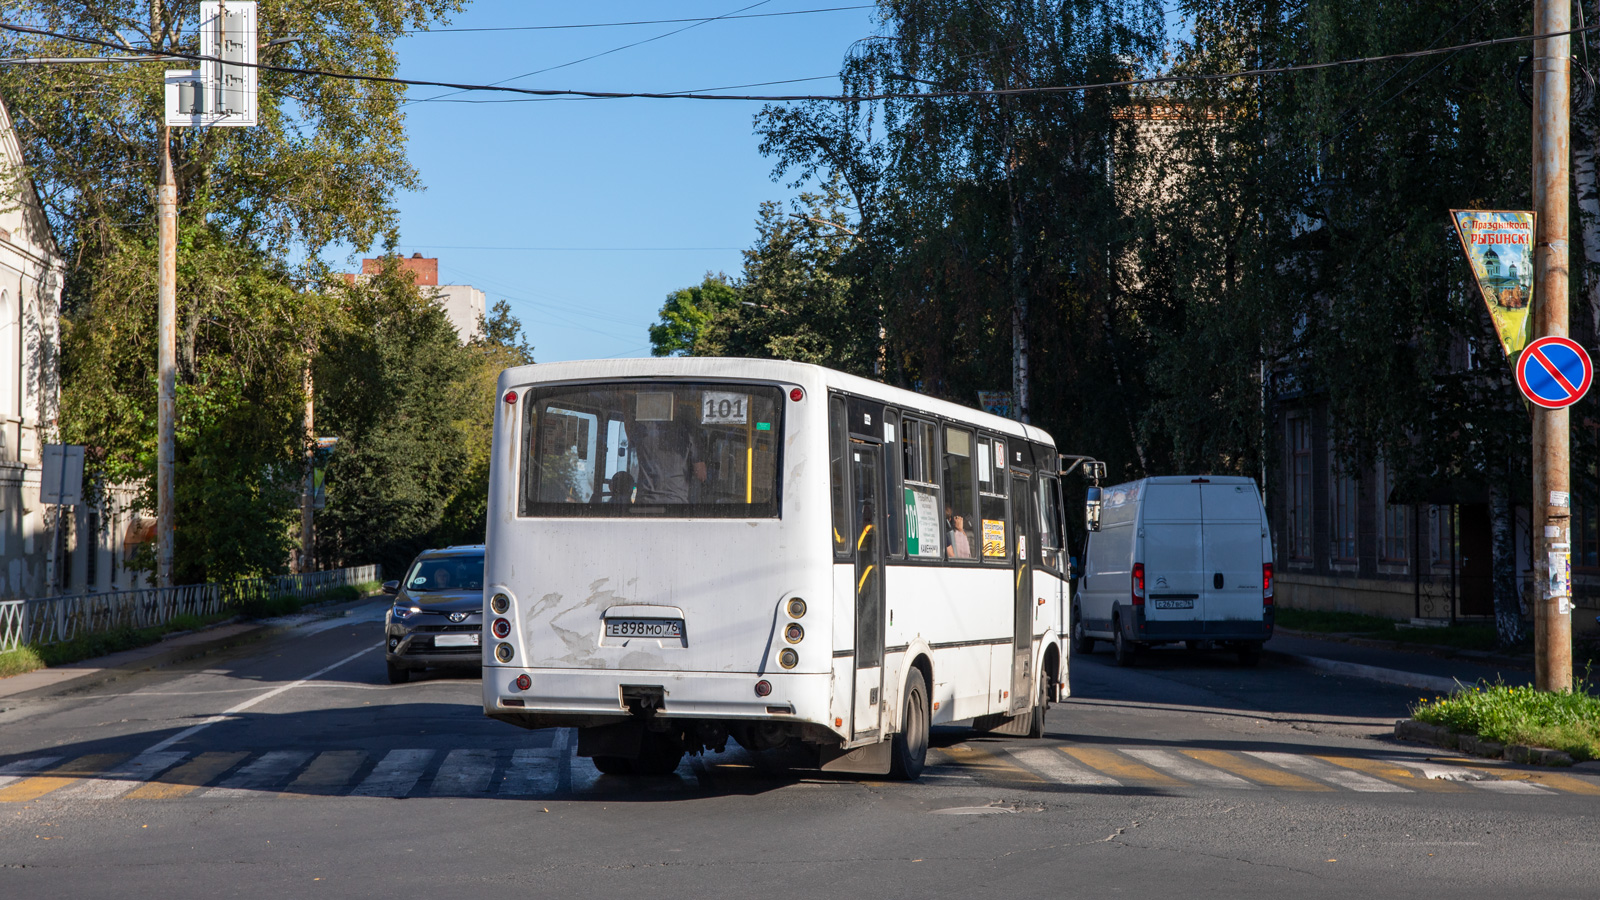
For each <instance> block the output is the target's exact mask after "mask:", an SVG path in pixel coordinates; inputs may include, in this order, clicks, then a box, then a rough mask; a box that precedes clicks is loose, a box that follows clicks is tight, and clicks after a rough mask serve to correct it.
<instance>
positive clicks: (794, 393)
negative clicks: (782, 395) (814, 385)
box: [789, 388, 806, 403]
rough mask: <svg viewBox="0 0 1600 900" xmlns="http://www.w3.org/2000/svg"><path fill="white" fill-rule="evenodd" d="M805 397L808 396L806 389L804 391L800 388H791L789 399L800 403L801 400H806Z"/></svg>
mask: <svg viewBox="0 0 1600 900" xmlns="http://www.w3.org/2000/svg"><path fill="white" fill-rule="evenodd" d="M805 398H806V392H805V391H802V390H800V389H799V388H792V389H790V391H789V399H790V400H793V401H794V402H796V403H799V402H800V401H801V400H804V399H805Z"/></svg>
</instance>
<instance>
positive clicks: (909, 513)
mask: <svg viewBox="0 0 1600 900" xmlns="http://www.w3.org/2000/svg"><path fill="white" fill-rule="evenodd" d="M905 491H906V553H907V554H908V555H910V556H915V557H925V558H937V557H938V556H939V555H940V554H942V553H943V552H944V542H943V541H941V540H940V538H939V531H940V523H941V522H942V519H941V518H940V516H939V499H938V497H937V496H935V495H934V494H932V493H924V492H923V491H919V490H916V489H915V488H906V489H905Z"/></svg>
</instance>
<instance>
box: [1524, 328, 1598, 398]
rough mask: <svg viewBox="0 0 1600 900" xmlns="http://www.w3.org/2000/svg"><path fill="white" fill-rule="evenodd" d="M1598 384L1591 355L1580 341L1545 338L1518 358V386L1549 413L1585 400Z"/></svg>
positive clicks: (1536, 342) (1532, 344)
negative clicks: (1591, 387) (1595, 381)
mask: <svg viewBox="0 0 1600 900" xmlns="http://www.w3.org/2000/svg"><path fill="white" fill-rule="evenodd" d="M1593 380H1594V365H1593V364H1592V363H1590V361H1589V354H1588V353H1587V352H1586V351H1585V350H1584V349H1583V347H1582V346H1580V345H1579V344H1578V343H1577V342H1576V341H1572V340H1568V339H1567V338H1564V337H1542V338H1539V339H1538V340H1536V341H1534V342H1533V343H1531V344H1529V345H1528V346H1527V348H1526V349H1524V350H1523V351H1522V355H1521V356H1519V357H1518V358H1517V386H1518V387H1520V388H1522V394H1523V396H1525V397H1527V398H1528V400H1529V401H1530V402H1531V403H1533V404H1534V405H1536V406H1542V407H1544V408H1545V409H1563V408H1565V407H1568V406H1571V405H1572V404H1574V403H1577V402H1578V401H1579V400H1581V399H1583V395H1584V394H1586V393H1588V391H1589V383H1590V382H1592V381H1593Z"/></svg>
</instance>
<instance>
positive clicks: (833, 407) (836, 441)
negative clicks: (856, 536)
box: [828, 397, 851, 556]
mask: <svg viewBox="0 0 1600 900" xmlns="http://www.w3.org/2000/svg"><path fill="white" fill-rule="evenodd" d="M846 443H848V440H846V429H845V413H844V398H843V397H829V398H828V475H829V480H830V481H831V482H832V484H831V489H832V493H833V553H834V555H835V556H848V555H849V554H850V527H851V526H850V516H849V509H848V508H847V503H848V500H849V492H848V490H847V489H846V488H847V486H846V485H845V465H844V445H845V444H846Z"/></svg>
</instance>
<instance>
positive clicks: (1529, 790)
mask: <svg viewBox="0 0 1600 900" xmlns="http://www.w3.org/2000/svg"><path fill="white" fill-rule="evenodd" d="M1472 786H1473V787H1475V788H1482V789H1484V790H1486V791H1494V792H1495V793H1497V794H1554V793H1555V791H1552V790H1550V789H1549V788H1547V787H1541V786H1539V785H1537V784H1533V783H1532V782H1528V781H1474V782H1472Z"/></svg>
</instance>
